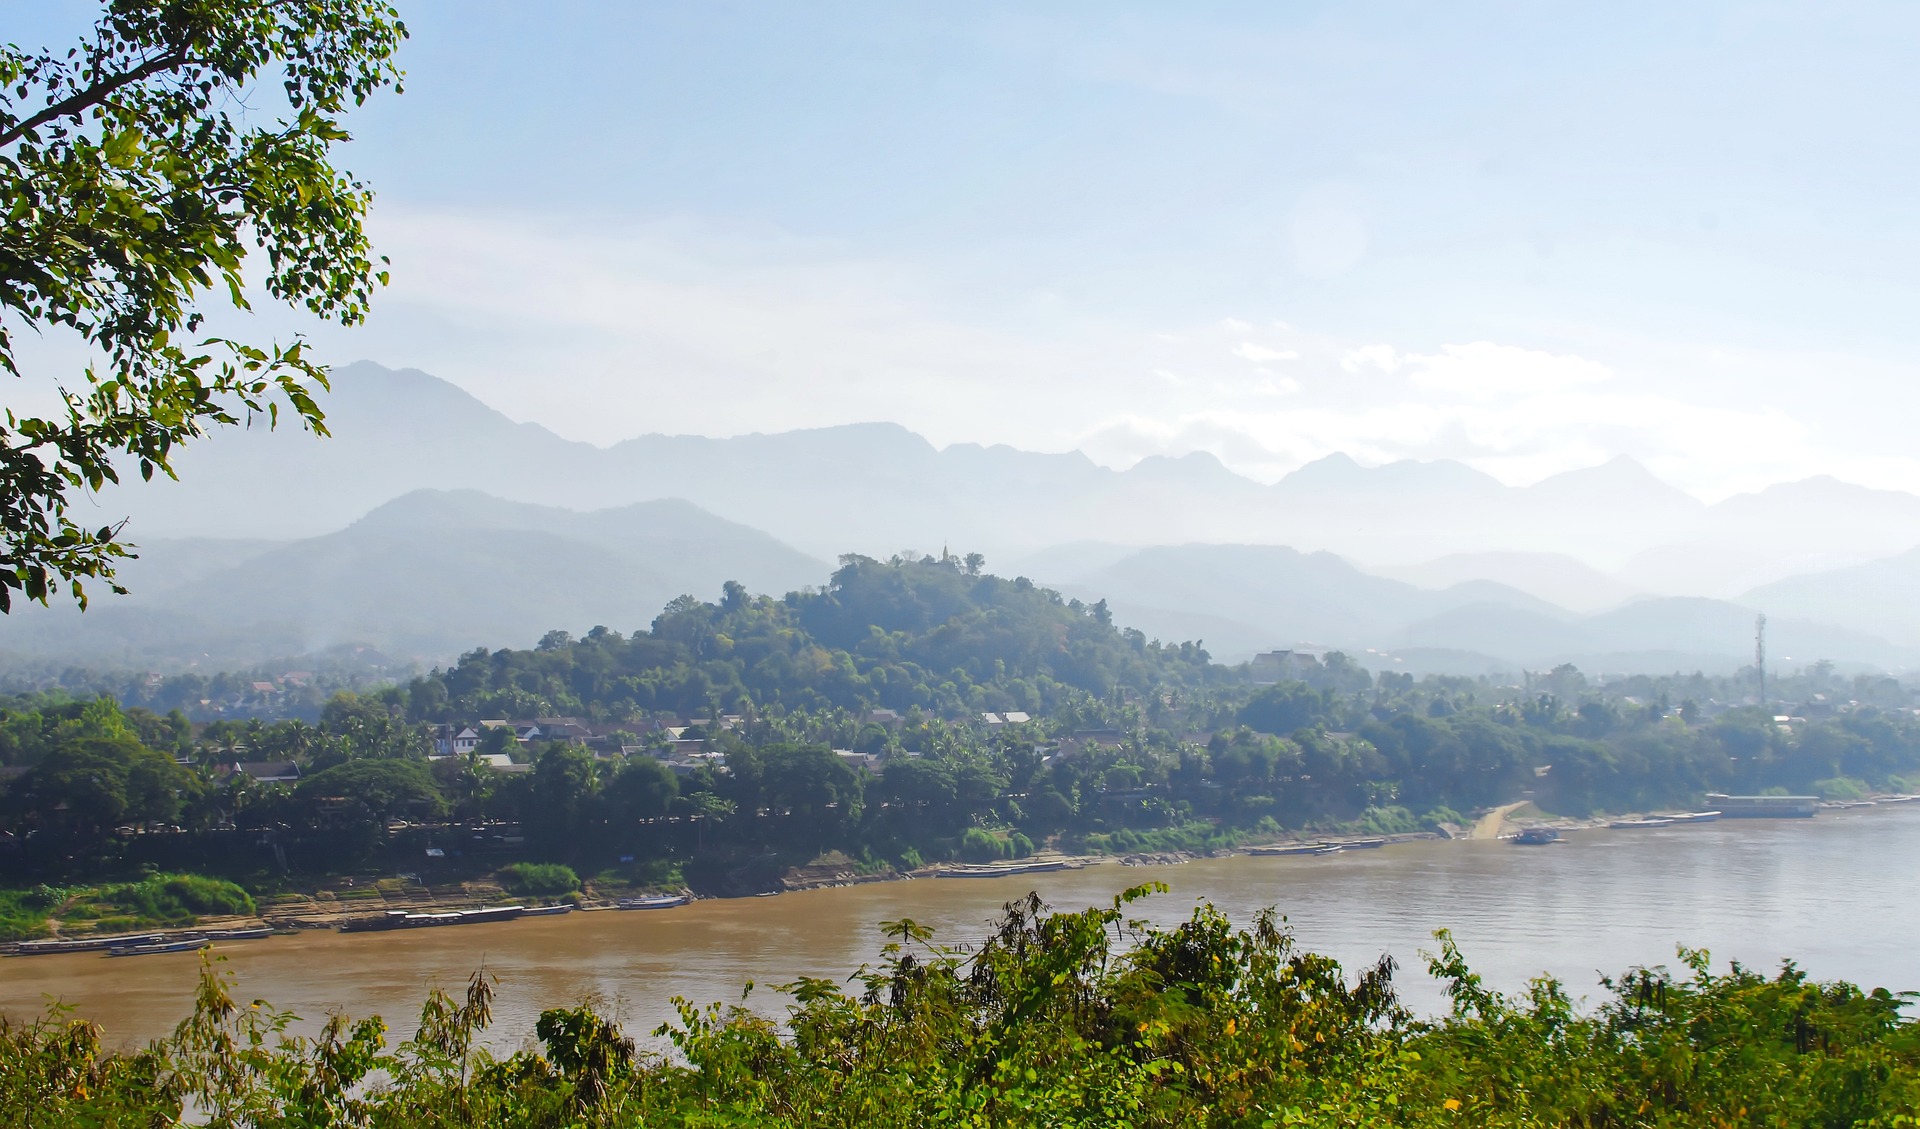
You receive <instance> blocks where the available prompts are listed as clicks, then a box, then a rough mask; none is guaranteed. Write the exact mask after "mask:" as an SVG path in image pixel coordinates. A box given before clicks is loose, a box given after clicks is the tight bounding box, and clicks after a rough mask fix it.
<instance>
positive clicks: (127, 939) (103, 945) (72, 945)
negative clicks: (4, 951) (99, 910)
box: [12, 933, 167, 957]
mask: <svg viewBox="0 0 1920 1129" xmlns="http://www.w3.org/2000/svg"><path fill="white" fill-rule="evenodd" d="M166 939H167V935H166V934H165V933H126V934H122V935H120V936H117V937H73V938H64V937H63V938H57V939H48V940H44V941H21V942H20V943H18V944H16V945H15V946H14V947H13V950H12V955H14V956H17V957H27V956H39V955H44V954H48V953H93V952H100V951H101V950H103V949H111V948H114V947H115V946H120V945H157V944H159V943H161V942H163V941H165V940H166Z"/></svg>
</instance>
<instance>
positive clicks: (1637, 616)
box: [1035, 545, 1920, 673]
mask: <svg viewBox="0 0 1920 1129" xmlns="http://www.w3.org/2000/svg"><path fill="white" fill-rule="evenodd" d="M1035 579H1037V580H1039V581H1041V582H1043V583H1049V584H1055V583H1057V584H1058V585H1059V586H1060V587H1061V588H1062V589H1063V590H1065V591H1067V592H1070V593H1072V594H1074V595H1077V596H1079V597H1080V598H1082V599H1087V600H1092V599H1096V598H1101V597H1104V598H1105V599H1106V600H1107V602H1108V605H1109V607H1111V608H1112V609H1113V612H1114V618H1115V620H1116V621H1118V622H1120V623H1123V624H1128V625H1132V626H1136V627H1138V628H1140V629H1141V630H1143V631H1146V632H1147V633H1148V634H1151V635H1155V636H1157V637H1159V638H1165V639H1189V638H1200V639H1204V640H1206V641H1207V644H1208V649H1209V650H1211V651H1213V652H1214V653H1215V654H1216V655H1219V656H1221V657H1224V658H1228V659H1234V658H1244V657H1245V656H1246V655H1247V654H1249V653H1251V652H1253V651H1255V650H1265V649H1269V648H1272V647H1275V646H1292V645H1319V646H1330V647H1337V648H1340V649H1344V650H1346V651H1348V652H1349V653H1351V654H1354V655H1356V656H1358V657H1361V658H1362V659H1364V660H1365V661H1366V662H1368V663H1369V665H1373V666H1376V667H1383V668H1393V667H1395V666H1396V664H1397V665H1398V666H1401V667H1405V666H1407V665H1408V664H1411V666H1412V667H1413V668H1414V669H1419V670H1439V671H1460V672H1477V671H1489V672H1491V671H1509V672H1517V671H1519V670H1523V669H1525V670H1545V669H1549V668H1551V667H1553V666H1555V665H1558V664H1559V663H1562V662H1572V663H1574V664H1576V665H1578V666H1580V667H1581V668H1582V669H1585V670H1590V671H1606V672H1613V673H1622V672H1637V671H1660V672H1668V671H1674V670H1687V671H1691V670H1708V671H1730V670H1734V669H1737V668H1738V667H1740V666H1741V665H1744V664H1746V663H1750V662H1751V661H1752V658H1751V656H1752V653H1753V651H1752V648H1753V630H1754V617H1755V614H1756V608H1755V607H1753V606H1750V605H1743V604H1738V603H1732V602H1728V601H1722V600H1709V599H1703V598H1697V597H1668V598H1657V597H1656V598H1642V599H1638V600H1634V601H1631V602H1628V603H1625V604H1624V605H1622V606H1620V607H1616V608H1613V609H1610V610H1608V611H1604V612H1600V613H1598V614H1590V615H1577V614H1575V613H1573V612H1569V611H1567V610H1565V609H1563V608H1560V607H1558V606H1555V605H1553V604H1551V603H1549V602H1547V601H1544V600H1541V599H1539V598H1537V597H1535V596H1532V595H1529V594H1528V593H1526V592H1522V591H1520V590H1519V589H1517V588H1514V587H1511V586H1509V585H1505V584H1500V583H1497V582H1494V581H1489V580H1468V581H1462V582H1459V583H1455V584H1453V585H1450V586H1448V587H1446V588H1442V589H1432V588H1421V587H1416V586H1414V585H1412V584H1408V583H1406V582H1404V581H1400V580H1394V579H1390V578H1387V577H1381V576H1375V575H1372V574H1369V573H1367V572H1364V571H1362V570H1361V569H1359V568H1357V567H1355V566H1354V565H1352V564H1350V563H1348V562H1347V561H1345V560H1343V559H1341V558H1339V557H1337V556H1334V555H1333V554H1331V553H1300V552H1296V551H1295V550H1293V549H1288V548H1284V547H1279V546H1268V545H1180V546H1165V547H1159V548H1151V549H1142V550H1138V551H1136V552H1133V553H1129V554H1127V555H1125V556H1123V557H1121V558H1119V559H1118V560H1115V561H1112V562H1111V563H1105V564H1100V565H1097V566H1095V567H1092V568H1089V569H1087V570H1086V571H1084V572H1081V573H1079V574H1077V575H1074V576H1066V577H1062V576H1052V577H1050V576H1047V575H1045V574H1038V575H1036V577H1035ZM1768 634H1769V640H1770V647H1771V652H1772V654H1773V655H1774V656H1775V658H1776V659H1778V660H1779V661H1781V662H1795V661H1797V662H1800V663H1806V662H1811V661H1813V660H1814V659H1816V658H1829V659H1834V660H1835V661H1839V662H1846V663H1851V664H1866V665H1872V666H1878V667H1881V668H1900V667H1905V666H1908V665H1911V664H1914V663H1915V662H1916V661H1920V649H1916V648H1913V647H1908V646H1899V645H1895V644H1893V643H1889V642H1888V641H1887V640H1886V639H1885V638H1883V637H1881V634H1880V633H1879V632H1874V631H1871V630H1857V629H1856V630H1849V629H1848V628H1845V627H1839V626H1832V625H1830V624H1826V623H1821V622H1818V621H1816V620H1815V619H1811V618H1798V617H1795V616H1794V615H1792V614H1790V613H1783V614H1780V615H1776V616H1775V617H1774V618H1773V619H1772V620H1771V622H1770V623H1769V624H1768Z"/></svg>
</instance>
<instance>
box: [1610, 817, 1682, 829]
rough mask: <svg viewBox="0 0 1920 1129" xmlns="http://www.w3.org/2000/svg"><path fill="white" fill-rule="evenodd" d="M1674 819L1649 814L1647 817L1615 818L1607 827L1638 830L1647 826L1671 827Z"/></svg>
mask: <svg viewBox="0 0 1920 1129" xmlns="http://www.w3.org/2000/svg"><path fill="white" fill-rule="evenodd" d="M1673 823H1674V821H1673V820H1671V819H1668V818H1667V817H1665V816H1651V817H1649V818H1647V819H1616V820H1614V821H1613V822H1612V823H1609V824H1607V826H1608V827H1614V828H1619V829H1621V830H1640V829H1643V828H1648V827H1671V826H1673Z"/></svg>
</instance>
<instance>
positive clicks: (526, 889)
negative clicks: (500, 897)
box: [498, 862, 580, 898]
mask: <svg viewBox="0 0 1920 1129" xmlns="http://www.w3.org/2000/svg"><path fill="white" fill-rule="evenodd" d="M498 878H499V879H500V886H501V888H502V889H504V890H506V891H507V892H508V893H509V894H520V895H526V896H531V897H542V898H552V897H559V896H560V895H561V894H571V893H573V892H574V891H575V890H578V889H579V888H580V876H579V875H578V874H575V873H574V872H573V868H572V867H570V866H562V865H560V864H559V863H556V862H516V863H510V864H508V865H507V866H503V867H501V868H500V870H499V872H498Z"/></svg>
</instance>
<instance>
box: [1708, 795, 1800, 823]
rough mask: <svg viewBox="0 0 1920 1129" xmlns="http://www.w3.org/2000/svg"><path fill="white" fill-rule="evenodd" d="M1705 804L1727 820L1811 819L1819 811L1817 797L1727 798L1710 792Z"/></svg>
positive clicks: (1727, 796)
mask: <svg viewBox="0 0 1920 1129" xmlns="http://www.w3.org/2000/svg"><path fill="white" fill-rule="evenodd" d="M1707 803H1708V804H1709V805H1710V806H1712V807H1714V808H1717V809H1719V811H1720V814H1721V815H1723V816H1725V817H1726V818H1728V819H1811V818H1813V816H1814V814H1815V813H1816V812H1818V811H1819V810H1820V797H1818V796H1729V795H1727V794H1725V793H1723V792H1711V793H1708V795H1707Z"/></svg>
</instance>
